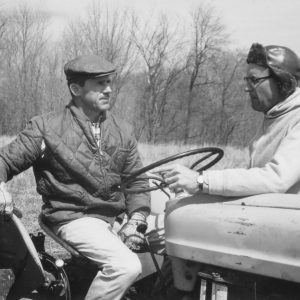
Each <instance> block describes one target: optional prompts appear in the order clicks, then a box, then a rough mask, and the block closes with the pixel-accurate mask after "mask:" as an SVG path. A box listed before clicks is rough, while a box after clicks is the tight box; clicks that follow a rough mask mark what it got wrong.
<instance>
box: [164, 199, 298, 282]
mask: <svg viewBox="0 0 300 300" xmlns="http://www.w3.org/2000/svg"><path fill="white" fill-rule="evenodd" d="M165 230H166V251H167V253H168V255H171V256H175V257H179V258H183V259H187V260H192V261H197V262H201V263H205V264H211V265H215V266H219V267H224V268H228V269H233V270H239V271H244V272H248V273H254V274H260V275H265V276H270V277H273V278H279V279H285V280H289V281H294V282H300V195H288V194H263V195H256V196H251V197H245V198H239V199H237V198H224V197H219V196H210V195H201V194H199V195H194V196H191V197H183V198H180V199H173V200H170V201H168V202H167V204H166V218H165Z"/></svg>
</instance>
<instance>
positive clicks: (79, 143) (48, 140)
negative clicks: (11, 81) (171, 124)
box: [0, 102, 150, 225]
mask: <svg viewBox="0 0 300 300" xmlns="http://www.w3.org/2000/svg"><path fill="white" fill-rule="evenodd" d="M31 166H33V170H34V174H35V178H36V183H37V191H38V193H40V194H41V195H42V198H43V201H44V205H43V208H42V214H43V217H44V220H45V221H46V222H48V223H49V225H59V224H64V223H66V222H68V221H70V220H74V219H77V218H80V217H82V216H93V217H97V218H101V219H104V220H106V221H108V222H110V223H112V222H113V221H114V220H115V218H116V217H117V216H118V215H120V214H121V213H123V212H126V213H128V214H131V213H132V212H134V211H137V210H140V211H143V212H145V214H148V213H149V211H150V197H149V194H148V193H144V194H134V195H127V196H126V197H124V195H123V194H122V193H120V192H113V189H112V188H113V187H114V186H115V185H117V184H119V183H120V173H130V172H132V171H134V170H136V169H138V168H141V167H142V163H141V160H140V157H139V154H138V151H137V142H136V140H135V139H134V138H133V137H132V135H131V133H130V130H129V127H128V125H127V124H126V123H124V122H119V121H117V120H116V119H115V118H114V117H113V116H112V115H111V114H107V116H106V119H105V120H104V121H103V122H102V123H101V147H100V149H99V147H98V146H97V144H96V141H95V139H94V136H93V134H92V131H91V124H90V122H89V121H88V119H87V118H86V117H85V116H84V115H83V114H81V112H80V111H79V110H78V109H77V108H76V106H74V105H73V104H72V102H71V103H70V104H69V105H68V106H67V107H66V108H65V109H64V111H63V112H61V113H59V114H57V113H50V114H46V115H42V116H38V117H35V118H33V119H32V120H31V121H30V122H29V124H28V126H27V127H26V128H25V130H24V131H22V132H21V133H20V134H19V135H18V136H17V138H16V140H15V141H13V142H12V143H10V144H9V145H7V146H5V147H4V148H2V149H1V151H0V180H1V181H5V182H6V181H7V180H10V179H11V178H12V177H13V176H14V175H16V174H18V173H20V172H22V171H24V170H26V169H28V168H29V167H31ZM133 185H134V187H139V188H140V187H147V186H148V182H147V181H138V182H136V183H134V184H133ZM28 200H29V201H30V199H28Z"/></svg>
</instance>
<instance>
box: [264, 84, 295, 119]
mask: <svg viewBox="0 0 300 300" xmlns="http://www.w3.org/2000/svg"><path fill="white" fill-rule="evenodd" d="M297 107H300V88H296V90H295V92H294V93H293V94H292V95H290V96H289V97H288V98H286V99H285V100H284V101H282V102H280V103H278V104H276V105H275V106H273V107H272V108H271V109H270V110H269V111H268V112H267V113H266V118H267V119H273V118H277V117H279V116H281V115H284V114H286V113H288V112H289V111H291V110H294V109H295V108H297Z"/></svg>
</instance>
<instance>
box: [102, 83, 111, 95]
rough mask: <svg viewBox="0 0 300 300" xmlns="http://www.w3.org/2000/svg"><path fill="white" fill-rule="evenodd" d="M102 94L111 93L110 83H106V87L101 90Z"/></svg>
mask: <svg viewBox="0 0 300 300" xmlns="http://www.w3.org/2000/svg"><path fill="white" fill-rule="evenodd" d="M103 93H104V94H110V93H111V87H110V85H107V86H106V88H105V89H104V91H103Z"/></svg>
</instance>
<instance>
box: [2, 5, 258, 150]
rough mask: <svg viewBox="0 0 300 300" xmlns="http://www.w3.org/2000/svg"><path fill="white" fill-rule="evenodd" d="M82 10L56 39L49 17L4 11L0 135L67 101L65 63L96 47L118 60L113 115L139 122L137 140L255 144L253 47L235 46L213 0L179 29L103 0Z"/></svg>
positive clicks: (25, 9)
mask: <svg viewBox="0 0 300 300" xmlns="http://www.w3.org/2000/svg"><path fill="white" fill-rule="evenodd" d="M0 8H1V7H0ZM84 15H85V16H84V17H82V18H81V19H77V20H76V22H70V23H69V24H68V26H67V27H66V28H62V34H61V39H60V40H59V41H54V40H53V39H51V36H50V33H49V28H50V24H51V18H50V17H49V16H48V15H47V14H46V13H41V11H35V10H34V9H32V8H29V7H26V6H19V7H18V8H16V9H15V10H14V11H10V12H9V13H4V12H1V9H0V90H1V93H0V107H1V110H0V135H15V134H16V133H17V132H18V131H20V130H21V129H23V128H24V126H25V124H26V122H27V121H28V120H29V119H30V118H31V117H33V116H35V115H38V114H41V113H46V112H48V111H51V110H56V109H61V108H62V107H63V106H64V105H65V104H67V103H68V102H69V101H70V94H69V91H68V88H67V85H66V80H65V76H64V73H63V65H64V63H66V62H67V61H68V60H70V59H72V58H74V57H75V56H77V55H81V54H88V53H92V54H101V55H103V56H105V57H106V58H107V59H108V60H110V61H112V62H113V63H114V64H115V65H116V66H117V69H118V75H117V76H116V78H115V79H114V92H113V96H112V104H113V106H112V111H113V112H114V113H115V114H117V115H118V116H119V117H120V118H123V119H126V120H127V121H129V122H130V123H132V125H133V126H134V129H135V134H136V137H137V139H138V140H139V142H143V143H147V144H157V143H162V142H163V143H170V142H172V143H177V144H178V143H179V144H185V145H186V144H195V145H198V144H200V145H202V144H204V143H206V144H214V145H224V146H227V145H230V146H234V147H238V148H244V147H245V146H247V145H248V144H249V140H250V139H251V137H252V136H253V134H254V132H255V130H256V127H257V125H258V124H259V120H260V119H261V116H260V115H259V114H256V113H254V112H253V111H252V110H251V108H250V106H249V100H248V95H247V94H246V93H245V92H244V88H245V84H244V82H243V76H244V71H245V68H246V63H245V58H246V53H247V51H248V49H246V50H245V49H244V50H239V49H236V50H232V47H230V34H229V33H228V32H227V29H226V27H225V25H224V24H223V23H222V20H221V19H220V18H219V16H218V15H216V13H215V9H214V7H213V6H209V5H207V4H200V5H199V6H198V7H197V8H196V9H194V10H193V11H191V13H190V18H188V19H185V20H182V19H178V20H176V22H175V23H176V25H175V26H174V20H173V21H172V22H170V20H169V18H168V16H167V15H164V14H161V15H159V16H156V18H155V20H154V18H152V19H149V20H145V19H143V18H141V17H140V16H139V15H138V14H137V13H136V12H135V11H134V10H125V9H122V10H120V9H119V10H117V9H110V8H109V6H108V5H105V4H103V3H102V4H101V5H100V4H99V2H93V3H92V4H91V5H90V6H89V7H88V8H87V9H86V11H85V12H84ZM254 42H255V41H254ZM249 47H250V45H249Z"/></svg>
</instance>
